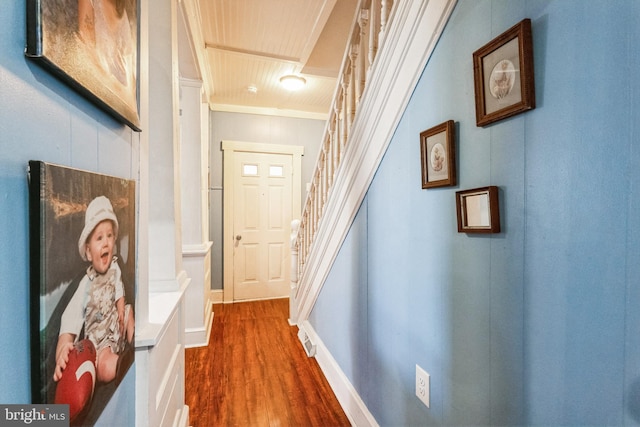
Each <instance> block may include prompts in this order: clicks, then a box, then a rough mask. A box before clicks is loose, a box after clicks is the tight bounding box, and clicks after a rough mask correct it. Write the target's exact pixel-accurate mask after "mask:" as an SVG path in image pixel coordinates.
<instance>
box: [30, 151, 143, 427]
mask: <svg viewBox="0 0 640 427" xmlns="http://www.w3.org/2000/svg"><path fill="white" fill-rule="evenodd" d="M135 212H136V208H135V181H132V180H127V179H122V178H117V177H112V176H107V175H100V174H96V173H92V172H86V171H82V170H78V169H72V168H68V167H64V166H58V165H54V164H50V163H45V162H40V161H31V162H29V229H30V276H31V277H30V286H31V292H30V301H31V303H30V306H31V319H30V322H31V369H32V370H31V382H32V386H31V390H32V401H33V403H41V404H67V405H69V418H70V420H69V421H70V425H72V426H77V425H82V426H90V425H94V424H95V423H96V421H97V420H98V418H99V417H100V414H101V413H102V411H103V410H104V408H105V406H106V405H107V403H108V402H109V400H110V399H111V397H112V396H113V394H114V393H115V391H116V390H117V388H118V387H119V386H120V383H121V381H122V380H123V379H124V377H125V376H126V375H127V372H128V371H129V370H130V368H131V366H132V364H133V362H134V358H135V348H134V347H135V343H134V334H135V319H134V307H135V295H136V294H135V274H136V220H135V215H136V214H135Z"/></svg>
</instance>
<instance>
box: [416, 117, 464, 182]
mask: <svg viewBox="0 0 640 427" xmlns="http://www.w3.org/2000/svg"><path fill="white" fill-rule="evenodd" d="M420 163H421V165H422V188H423V189H424V188H434V187H447V186H452V185H456V148H455V123H454V122H453V120H448V121H446V122H444V123H441V124H439V125H438V126H434V127H432V128H431V129H427V130H425V131H423V132H421V133H420Z"/></svg>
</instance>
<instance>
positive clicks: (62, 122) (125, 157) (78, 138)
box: [0, 1, 139, 425]
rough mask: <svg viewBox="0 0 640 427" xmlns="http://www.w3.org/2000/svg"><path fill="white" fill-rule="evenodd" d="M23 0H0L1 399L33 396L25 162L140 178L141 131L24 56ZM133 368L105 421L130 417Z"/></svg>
mask: <svg viewBox="0 0 640 427" xmlns="http://www.w3.org/2000/svg"><path fill="white" fill-rule="evenodd" d="M24 46H25V2H23V1H18V2H14V1H9V2H3V5H2V7H1V8H0V312H1V313H2V319H3V320H2V323H0V367H1V368H2V381H0V403H3V404H4V403H29V402H30V401H31V392H30V365H29V363H30V362H29V361H30V358H29V352H30V343H29V303H30V302H29V257H28V255H29V242H28V237H29V233H28V217H29V212H28V200H27V174H26V172H27V169H26V168H27V162H28V161H29V160H32V159H33V160H44V161H48V162H52V163H57V164H61V165H68V166H72V167H77V168H81V169H86V170H90V171H95V172H100V173H104V174H109V175H115V176H120V177H123V178H129V179H131V178H133V179H135V178H137V175H138V164H139V135H138V134H136V133H134V132H132V131H131V130H130V129H129V128H127V127H124V126H123V125H121V124H119V123H117V122H115V121H114V120H113V119H111V118H110V117H109V116H107V115H106V114H105V113H103V112H102V111H101V110H99V109H97V108H96V107H94V106H93V105H92V104H90V103H89V102H88V101H87V100H85V99H84V98H82V97H81V96H79V95H77V94H76V93H75V92H74V91H72V90H70V89H69V88H68V87H67V86H66V85H64V84H62V83H60V82H59V81H58V80H57V79H56V78H54V77H53V76H52V75H51V74H50V73H48V72H47V71H44V70H43V69H41V68H40V67H39V66H37V65H35V64H34V63H32V62H30V61H29V60H27V59H26V58H25V57H24V54H23V51H24ZM134 388H135V371H134V369H131V370H130V371H129V374H128V375H127V377H126V378H125V380H124V382H123V383H122V384H121V387H120V389H119V390H118V392H117V393H116V394H115V395H114V397H113V398H112V400H111V402H110V404H109V405H108V407H107V408H106V409H105V412H103V416H102V418H101V420H107V421H104V422H103V424H112V423H114V424H112V425H133V423H134V419H135V415H134V401H135V399H134V395H135V393H134Z"/></svg>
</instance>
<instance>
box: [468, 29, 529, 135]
mask: <svg viewBox="0 0 640 427" xmlns="http://www.w3.org/2000/svg"><path fill="white" fill-rule="evenodd" d="M473 74H474V86H475V101H476V125H477V126H487V125H490V124H492V123H494V122H497V121H499V120H502V119H505V118H507V117H511V116H514V115H516V114H520V113H522V112H524V111H527V110H531V109H534V108H535V107H536V99H535V84H534V75H533V42H532V36H531V20H530V19H524V20H522V21H520V22H519V23H518V24H516V25H514V26H513V27H511V28H510V29H508V30H507V31H505V32H504V33H502V34H500V35H499V36H498V37H496V38H495V39H493V40H491V41H490V42H489V43H487V44H486V45H484V46H482V47H481V48H480V49H478V50H476V51H475V52H474V53H473Z"/></svg>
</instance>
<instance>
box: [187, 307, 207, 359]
mask: <svg viewBox="0 0 640 427" xmlns="http://www.w3.org/2000/svg"><path fill="white" fill-rule="evenodd" d="M212 305H213V302H212V301H211V300H209V303H208V304H207V308H208V309H207V310H205V312H206V313H207V318H206V319H205V320H204V326H203V327H201V328H186V329H185V331H184V332H185V337H184V347H185V348H193V347H206V346H208V345H209V338H210V337H211V327H212V325H213V309H212V307H211V306H212Z"/></svg>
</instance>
